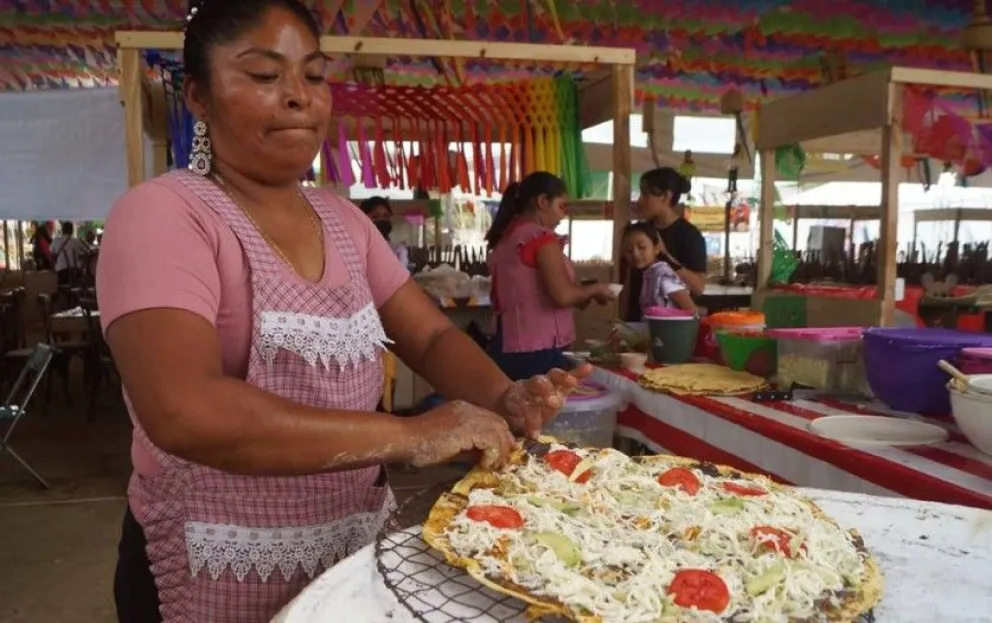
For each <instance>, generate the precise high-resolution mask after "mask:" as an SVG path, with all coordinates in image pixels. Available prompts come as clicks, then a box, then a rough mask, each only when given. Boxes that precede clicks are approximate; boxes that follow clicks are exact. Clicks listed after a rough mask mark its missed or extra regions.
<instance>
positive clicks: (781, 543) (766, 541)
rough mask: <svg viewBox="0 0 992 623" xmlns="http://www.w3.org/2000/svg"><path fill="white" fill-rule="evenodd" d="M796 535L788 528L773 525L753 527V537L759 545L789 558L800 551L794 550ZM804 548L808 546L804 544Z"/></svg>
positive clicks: (802, 547)
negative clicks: (793, 542)
mask: <svg viewBox="0 0 992 623" xmlns="http://www.w3.org/2000/svg"><path fill="white" fill-rule="evenodd" d="M795 536H796V535H794V534H792V533H791V532H789V531H788V530H783V529H781V528H775V527H773V526H756V527H754V528H751V537H752V538H754V540H755V541H757V542H758V546H759V547H763V548H765V549H767V550H770V551H773V552H779V553H781V554H782V555H783V556H785V557H787V558H795V557H796V555H797V553H798V552H794V551H793V550H792V539H793V538H795ZM804 549H806V546H805V545H802V546H801V547H800V550H804Z"/></svg>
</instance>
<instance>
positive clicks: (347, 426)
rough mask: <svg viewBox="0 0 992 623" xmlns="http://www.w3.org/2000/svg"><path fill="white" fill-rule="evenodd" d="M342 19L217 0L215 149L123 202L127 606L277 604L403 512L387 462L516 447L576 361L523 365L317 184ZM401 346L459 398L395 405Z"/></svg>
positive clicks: (209, 61)
mask: <svg viewBox="0 0 992 623" xmlns="http://www.w3.org/2000/svg"><path fill="white" fill-rule="evenodd" d="M319 34H320V31H319V29H318V26H317V24H316V23H315V22H314V19H313V16H312V15H311V13H310V12H309V11H308V10H307V8H306V7H305V6H304V5H303V4H302V3H300V2H299V1H298V0H238V1H237V2H232V1H227V0H207V1H206V2H199V3H197V5H196V6H195V7H193V9H191V11H190V14H189V16H188V20H187V30H186V37H185V48H184V51H183V52H184V60H185V64H186V79H185V84H184V86H185V89H186V99H187V105H188V106H189V109H190V111H191V112H192V113H193V115H194V116H195V117H196V119H197V124H196V127H195V138H194V143H193V145H194V153H193V154H192V157H191V166H190V168H191V170H190V171H176V172H173V173H170V174H167V175H164V176H162V177H159V178H156V179H153V180H151V181H148V182H146V183H144V184H142V185H140V186H138V187H136V188H133V189H132V190H130V191H129V192H128V193H127V194H125V195H124V196H123V197H122V198H121V199H120V200H119V201H118V203H117V204H116V205H115V206H114V208H113V210H112V211H111V214H110V216H109V218H108V221H107V229H106V237H105V239H104V241H103V245H102V247H101V262H100V271H99V275H98V292H99V299H100V307H101V318H102V321H103V323H104V331H105V333H106V338H107V342H108V343H109V345H110V348H111V350H112V351H113V355H114V359H115V361H116V363H117V366H118V368H119V370H120V373H121V377H122V379H123V384H124V389H125V395H126V399H127V402H128V407H129V410H130V413H131V417H132V420H133V422H134V425H135V429H134V440H133V444H132V460H133V464H134V473H133V475H132V478H131V482H130V485H129V489H128V498H129V504H128V506H129V510H128V513H127V516H126V517H125V522H124V528H123V531H122V536H121V544H120V559H119V562H118V572H117V577H116V581H115V598H116V601H117V607H118V616H119V619H120V620H121V621H123V622H124V623H131V622H141V623H146V622H149V621H168V622H191V623H207V622H209V623H234V622H237V623H254V622H262V621H268V620H269V619H270V618H271V617H272V616H273V615H274V614H275V613H276V612H277V611H278V610H279V609H280V608H281V607H282V606H283V605H284V604H286V603H287V602H288V601H289V600H290V599H292V598H293V596H295V595H296V594H297V593H298V592H299V591H300V590H301V589H302V588H303V587H304V586H305V585H306V584H307V583H308V582H309V581H310V580H311V579H312V578H313V577H315V575H316V574H318V573H320V571H321V570H322V569H324V568H326V567H328V566H330V565H333V564H334V563H335V562H337V561H338V560H339V559H341V558H342V557H344V556H347V555H349V554H350V553H352V552H354V551H356V550H357V549H359V548H361V547H364V546H365V545H367V544H369V543H370V542H372V540H373V539H374V537H375V536H376V534H377V533H378V532H379V531H380V530H381V529H382V528H383V526H384V524H385V523H386V521H387V519H388V516H389V513H390V511H391V510H392V508H393V505H392V495H391V493H390V491H389V487H388V483H387V481H386V475H385V471H384V470H383V467H382V466H383V465H384V464H387V463H410V464H413V465H429V464H434V463H442V462H445V461H450V460H456V459H459V458H461V457H463V456H464V455H465V453H469V455H470V456H475V457H476V458H478V459H479V460H481V461H482V463H483V464H484V465H487V466H492V465H498V464H500V463H501V462H502V461H503V460H505V458H506V456H507V454H508V452H509V450H510V447H511V445H512V443H513V437H512V432H511V431H516V432H519V433H521V434H528V435H535V434H537V432H538V431H539V430H540V428H541V426H542V425H543V424H544V423H545V422H546V421H547V420H548V419H550V418H551V417H553V416H554V414H555V413H556V412H557V410H558V409H559V408H560V406H561V404H562V401H563V399H564V395H565V394H566V393H567V392H568V391H570V389H571V388H572V387H574V385H575V383H576V378H575V376H574V375H569V374H566V373H563V372H560V371H559V372H556V373H555V374H552V375H549V376H548V377H538V378H535V379H530V380H528V381H527V382H524V383H514V382H512V381H510V380H509V379H508V378H507V377H506V376H505V375H504V374H503V373H502V372H500V371H499V369H498V368H497V367H496V366H495V365H493V363H492V362H491V361H490V360H489V359H488V358H487V357H486V355H485V353H483V352H482V351H481V350H480V349H479V348H478V347H476V346H475V344H474V343H473V342H472V341H471V340H470V339H469V338H468V337H467V336H465V335H464V334H463V333H462V332H461V331H459V330H457V329H456V328H455V327H453V326H452V325H451V324H450V323H449V322H448V321H447V319H446V318H445V316H444V315H443V314H442V313H441V312H440V311H439V310H438V309H437V306H436V305H434V304H433V303H432V302H431V301H430V300H428V299H427V297H426V296H425V295H424V294H423V293H422V291H421V290H420V288H419V287H418V286H417V285H416V284H414V283H413V282H412V281H411V280H410V279H409V275H408V273H407V271H406V270H405V268H404V267H403V266H401V265H400V264H399V262H398V261H397V259H396V256H395V255H394V254H393V253H392V251H391V250H390V248H389V245H388V244H387V243H386V241H385V240H384V239H383V238H382V236H381V235H380V234H379V232H378V231H377V230H376V229H375V227H374V226H373V225H372V223H371V222H370V221H369V220H368V219H367V218H365V217H364V216H363V215H362V213H361V212H360V211H359V210H358V209H357V208H355V207H354V206H353V205H352V204H351V203H349V202H347V201H344V200H341V199H338V198H335V197H334V196H332V195H330V194H327V193H325V192H322V191H317V190H312V189H305V188H302V187H301V186H300V184H299V180H300V179H302V178H303V177H304V175H305V173H306V171H307V170H308V168H309V167H310V165H311V163H312V162H313V160H314V157H315V156H316V154H317V151H318V149H319V147H320V145H321V143H322V142H323V140H324V132H325V129H326V128H327V126H328V122H329V120H330V114H331V98H330V92H329V89H328V87H327V83H326V69H327V68H326V60H325V58H324V56H323V54H322V53H321V52H320V49H319V42H318V39H319ZM387 345H390V348H391V349H392V350H393V351H394V352H395V353H396V354H397V355H398V356H399V357H400V358H401V359H402V360H403V361H405V362H406V363H407V364H408V365H409V366H410V367H411V368H413V369H414V370H415V371H416V372H417V373H419V374H421V375H422V376H423V377H425V378H426V379H427V381H428V382H430V383H431V384H432V385H433V386H434V387H436V388H437V389H438V390H439V391H441V392H443V393H444V395H446V396H449V397H450V398H451V399H452V400H453V402H450V403H447V404H445V405H443V406H441V407H439V408H437V409H435V410H433V411H431V412H428V413H427V414H425V415H423V416H420V417H416V418H408V419H403V418H397V417H394V416H392V415H388V414H384V413H375V412H374V411H373V409H374V407H375V405H376V402H377V401H378V399H379V395H380V392H381V388H382V380H383V370H382V359H381V357H380V354H381V353H382V351H383V349H384V348H386V346H387ZM584 372H585V371H580V372H579V374H580V375H581V374H582V373H584Z"/></svg>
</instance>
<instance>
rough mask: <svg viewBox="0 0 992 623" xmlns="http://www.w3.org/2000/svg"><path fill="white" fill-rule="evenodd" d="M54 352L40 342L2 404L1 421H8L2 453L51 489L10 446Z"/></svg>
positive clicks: (0, 446) (0, 407) (1, 438)
mask: <svg viewBox="0 0 992 623" xmlns="http://www.w3.org/2000/svg"><path fill="white" fill-rule="evenodd" d="M52 354H53V349H52V347H51V346H49V345H48V344H38V346H36V347H35V349H34V352H33V353H31V356H30V357H28V360H27V362H26V363H25V364H24V369H23V370H21V375H20V376H18V377H17V381H15V382H14V386H13V387H12V388H11V390H10V394H8V395H7V400H6V401H5V402H4V404H3V406H0V423H6V425H7V429H6V430H5V431H4V432H3V436H2V437H0V454H3V453H4V452H7V453H8V454H10V456H12V457H14V460H15V461H17V462H18V463H20V464H21V465H22V466H23V467H24V469H26V470H28V471H29V472H31V475H32V476H34V478H35V480H37V481H38V482H40V483H41V486H43V487H44V488H46V489H50V488H51V487H50V486H49V485H48V483H47V482H46V481H45V479H44V478H42V477H41V475H40V474H39V473H38V472H36V471H35V470H34V468H33V467H31V466H30V465H28V463H27V461H25V460H24V459H22V458H21V457H20V455H18V454H17V453H16V452H14V449H13V448H12V447H10V436H11V434H13V432H14V428H15V427H16V426H17V423H18V422H20V421H21V418H23V417H24V416H25V415H27V409H28V403H30V402H31V397H32V396H34V392H35V390H36V389H38V384H39V383H41V379H42V378H44V376H45V371H46V370H47V369H48V364H49V363H51V361H52Z"/></svg>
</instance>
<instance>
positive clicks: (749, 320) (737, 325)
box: [707, 311, 765, 332]
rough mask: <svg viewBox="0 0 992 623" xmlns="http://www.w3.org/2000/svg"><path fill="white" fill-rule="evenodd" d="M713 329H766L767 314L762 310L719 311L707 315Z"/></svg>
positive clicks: (742, 330)
mask: <svg viewBox="0 0 992 623" xmlns="http://www.w3.org/2000/svg"><path fill="white" fill-rule="evenodd" d="M707 318H708V320H709V323H708V324H709V325H710V327H712V328H713V331H714V332H716V331H737V332H747V331H764V330H765V315H764V314H762V313H761V312H750V311H749V312H733V311H729V312H719V313H716V314H711V315H709V316H707Z"/></svg>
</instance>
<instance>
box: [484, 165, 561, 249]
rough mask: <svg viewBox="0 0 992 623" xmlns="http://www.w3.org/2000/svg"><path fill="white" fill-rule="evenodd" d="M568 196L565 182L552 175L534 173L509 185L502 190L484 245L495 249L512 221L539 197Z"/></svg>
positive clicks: (545, 172)
mask: <svg viewBox="0 0 992 623" xmlns="http://www.w3.org/2000/svg"><path fill="white" fill-rule="evenodd" d="M566 194H568V187H567V186H565V182H563V181H562V180H561V178H560V177H558V176H557V175H555V174H554V173H548V172H547V171H534V172H533V173H531V174H530V175H528V176H527V177H525V178H524V179H522V180H521V181H520V182H518V183H513V184H510V185H509V186H507V187H506V189H504V190H503V198H502V199H501V200H500V202H499V210H497V211H496V216H495V217H494V218H493V224H492V225H491V226H490V227H489V231H488V232H486V244H487V246H488V247H489V248H490V249H493V248H495V247H496V245H497V244H499V241H500V240H501V239H502V238H503V234H505V233H506V230H507V228H508V227H509V226H510V223H512V222H513V219H515V218H517V217H518V216H520V215H521V214H523V213H524V212H526V211H527V210H528V209H530V208H531V206H532V205H533V204H534V203H535V202H536V201H537V200H538V199H540V198H541V197H547V198H548V199H557V198H558V197H563V196H565V195H566Z"/></svg>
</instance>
